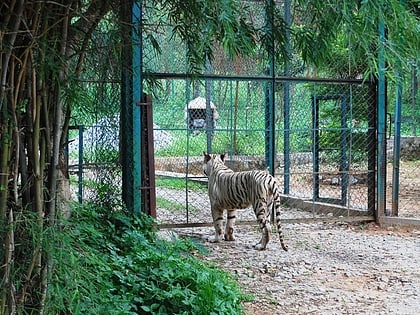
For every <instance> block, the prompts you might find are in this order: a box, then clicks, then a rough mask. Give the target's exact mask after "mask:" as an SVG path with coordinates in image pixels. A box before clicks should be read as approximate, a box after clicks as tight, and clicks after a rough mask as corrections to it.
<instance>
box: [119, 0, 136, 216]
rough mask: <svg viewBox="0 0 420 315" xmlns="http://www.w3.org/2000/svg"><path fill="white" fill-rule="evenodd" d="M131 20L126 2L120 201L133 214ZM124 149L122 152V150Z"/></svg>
mask: <svg viewBox="0 0 420 315" xmlns="http://www.w3.org/2000/svg"><path fill="white" fill-rule="evenodd" d="M132 18H133V3H132V1H126V2H124V3H122V4H121V20H122V21H124V23H121V24H122V29H121V37H122V41H123V50H122V62H123V66H122V71H121V72H122V73H121V112H120V133H121V142H120V163H121V169H122V199H123V202H124V204H125V206H126V207H127V209H128V210H129V211H131V212H134V205H133V195H134V194H135V191H134V188H133V187H134V186H133V173H132V169H133V155H132V142H131V139H132V138H133V125H132V120H133V113H132V109H131V108H132V107H133V76H132V69H133V33H134V30H133V28H132V26H131V21H132ZM123 148H124V150H122V149H123Z"/></svg>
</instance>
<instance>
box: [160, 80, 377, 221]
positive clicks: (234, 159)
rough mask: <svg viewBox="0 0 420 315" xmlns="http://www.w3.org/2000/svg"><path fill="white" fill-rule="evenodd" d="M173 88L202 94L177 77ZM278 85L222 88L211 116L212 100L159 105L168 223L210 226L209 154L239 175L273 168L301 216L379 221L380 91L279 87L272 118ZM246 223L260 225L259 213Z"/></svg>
mask: <svg viewBox="0 0 420 315" xmlns="http://www.w3.org/2000/svg"><path fill="white" fill-rule="evenodd" d="M202 83H203V84H201V85H200V86H202V87H203V88H202V89H201V92H202V93H205V92H204V90H205V89H204V86H205V85H206V84H205V82H202ZM164 84H166V85H169V86H171V87H174V88H175V89H176V91H178V92H179V91H180V90H182V89H183V90H184V91H189V90H194V88H192V87H191V88H188V85H190V83H189V82H188V81H181V80H170V79H168V80H165V81H164ZM208 84H209V83H208ZM270 84H271V83H270V82H267V81H265V80H254V81H252V80H242V81H238V80H237V81H233V80H231V81H226V80H213V81H212V82H211V83H210V85H211V87H210V90H211V100H209V101H208V102H207V103H208V105H207V108H206V99H205V98H203V97H200V96H197V97H195V96H196V95H194V96H187V95H185V94H184V95H182V94H172V91H171V89H169V90H167V91H166V93H167V94H164V95H159V97H157V98H156V99H155V100H154V105H153V106H154V110H155V112H154V118H155V124H156V126H157V127H156V128H155V142H156V143H161V142H160V141H162V145H160V149H157V150H156V152H155V167H156V178H157V181H156V186H157V207H158V211H157V212H158V218H159V219H160V220H161V222H165V223H168V222H171V223H202V222H211V214H210V211H209V208H210V207H209V202H208V196H207V188H206V179H205V177H204V174H203V172H202V162H203V156H202V153H203V151H212V152H213V153H224V152H227V153H228V160H227V165H228V166H229V167H231V168H232V169H234V170H237V171H239V170H251V169H266V168H270V165H272V167H274V169H273V170H272V173H274V174H275V176H276V178H277V179H278V183H279V185H280V186H281V189H282V191H283V193H284V196H285V197H286V196H287V197H292V198H291V200H289V203H292V204H293V205H295V206H296V205H297V206H299V207H300V208H301V209H306V210H310V211H312V212H313V213H316V212H317V213H319V212H320V211H323V210H326V211H327V213H331V212H332V213H339V214H340V215H343V214H344V215H350V214H356V213H357V214H372V208H369V192H370V193H371V194H372V193H373V192H374V189H375V188H374V186H372V185H374V180H375V179H374V176H375V170H374V159H375V152H374V151H372V150H370V148H375V141H376V140H375V139H376V138H375V132H374V130H375V89H374V88H372V87H371V86H370V85H369V84H342V83H340V84H337V83H334V82H329V83H320V82H296V81H280V80H278V81H276V83H275V89H274V99H275V106H274V110H273V108H271V107H270V104H269V102H268V98H269V91H268V89H269V88H270ZM179 87H182V88H181V89H180V88H179ZM286 89H287V90H286ZM196 90H197V91H198V90H199V88H197V89H196ZM177 95H178V97H176V96H177ZM199 95H200V94H199ZM201 95H203V94H201ZM285 95H287V98H286V97H285ZM172 96H175V97H172ZM198 103H200V104H201V105H200V106H198ZM199 108H200V109H201V111H198V109H199ZM206 110H207V111H208V110H210V116H206ZM272 116H273V117H272ZM208 118H210V121H211V124H210V125H209V124H208V121H209V119H208ZM270 121H274V125H270ZM272 138H273V140H272ZM168 140H169V141H168ZM369 161H370V163H369ZM372 167H373V168H372ZM369 183H370V185H371V186H370V187H369ZM372 195H374V193H373V194H372ZM286 199H287V198H285V200H286ZM297 200H299V202H298V203H297ZM372 202H374V200H373V201H372ZM239 219H243V220H248V219H252V212H250V211H245V212H244V213H243V217H241V218H239Z"/></svg>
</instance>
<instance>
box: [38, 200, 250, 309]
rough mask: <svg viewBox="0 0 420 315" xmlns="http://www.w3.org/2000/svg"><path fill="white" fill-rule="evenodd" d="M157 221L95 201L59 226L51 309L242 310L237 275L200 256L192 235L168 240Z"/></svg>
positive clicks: (49, 305) (200, 249)
mask: <svg viewBox="0 0 420 315" xmlns="http://www.w3.org/2000/svg"><path fill="white" fill-rule="evenodd" d="M153 227H154V223H153V221H152V220H151V219H150V218H148V217H146V216H143V215H140V216H139V217H132V216H131V215H129V214H126V213H124V212H123V211H110V210H109V209H108V208H103V209H101V208H99V207H97V206H94V205H92V204H87V205H84V206H83V207H82V208H80V209H78V210H77V211H75V213H74V216H73V217H72V220H71V222H69V223H68V224H66V225H64V226H63V229H62V231H60V232H57V235H56V240H57V246H56V251H55V255H54V258H55V261H56V262H55V264H54V265H55V268H56V269H55V270H54V274H53V277H52V279H51V285H50V292H49V301H48V302H49V303H48V312H46V313H49V314H59V313H67V312H69V313H71V314H242V313H243V311H242V308H241V301H242V300H243V299H244V298H245V296H244V295H243V294H242V293H241V292H240V290H239V288H238V286H237V284H235V282H234V281H233V279H232V278H231V277H230V276H229V275H228V274H227V273H226V272H223V271H220V270H218V269H217V268H216V267H215V266H213V265H209V264H208V263H204V262H202V261H200V260H198V259H197V258H195V256H194V255H193V253H195V255H200V253H203V250H204V248H203V247H202V246H200V245H199V244H197V243H194V242H193V241H192V240H190V239H173V240H172V241H164V240H162V239H159V238H158V237H157V236H156V234H155V233H154V232H153Z"/></svg>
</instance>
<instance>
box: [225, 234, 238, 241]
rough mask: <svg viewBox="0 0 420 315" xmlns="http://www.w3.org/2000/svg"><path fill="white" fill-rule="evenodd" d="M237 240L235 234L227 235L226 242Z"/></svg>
mask: <svg viewBox="0 0 420 315" xmlns="http://www.w3.org/2000/svg"><path fill="white" fill-rule="evenodd" d="M234 240H236V238H235V236H233V234H225V241H228V242H230V241H234Z"/></svg>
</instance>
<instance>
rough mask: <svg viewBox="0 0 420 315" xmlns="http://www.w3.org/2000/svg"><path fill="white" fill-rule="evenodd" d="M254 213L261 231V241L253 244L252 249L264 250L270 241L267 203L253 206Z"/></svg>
mask: <svg viewBox="0 0 420 315" xmlns="http://www.w3.org/2000/svg"><path fill="white" fill-rule="evenodd" d="M254 212H255V215H256V216H257V221H258V224H259V227H260V230H261V240H260V241H259V242H258V243H257V244H255V246H254V248H255V249H256V250H264V249H265V248H266V247H267V244H268V242H269V241H270V223H269V222H270V221H269V218H267V213H268V215H270V214H269V211H267V203H266V202H262V201H260V202H258V203H257V205H254Z"/></svg>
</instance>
